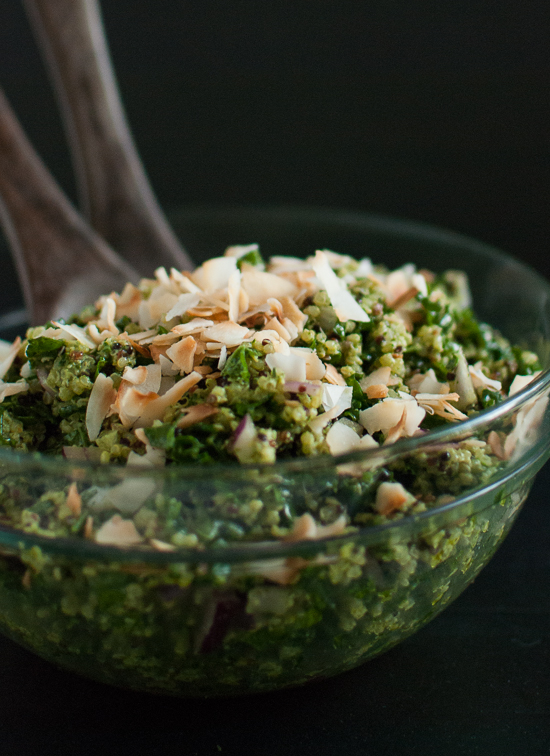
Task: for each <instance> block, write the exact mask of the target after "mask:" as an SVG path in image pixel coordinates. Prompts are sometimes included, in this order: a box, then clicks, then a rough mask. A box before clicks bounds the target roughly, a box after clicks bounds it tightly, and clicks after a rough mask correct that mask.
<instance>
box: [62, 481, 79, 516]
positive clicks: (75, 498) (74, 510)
mask: <svg viewBox="0 0 550 756" xmlns="http://www.w3.org/2000/svg"><path fill="white" fill-rule="evenodd" d="M65 503H66V504H67V506H68V508H69V509H70V510H71V514H72V515H74V516H75V517H79V516H80V512H81V511H82V499H81V498H80V494H79V493H78V488H77V485H76V483H71V485H70V486H69V490H68V491H67V500H66V502H65Z"/></svg>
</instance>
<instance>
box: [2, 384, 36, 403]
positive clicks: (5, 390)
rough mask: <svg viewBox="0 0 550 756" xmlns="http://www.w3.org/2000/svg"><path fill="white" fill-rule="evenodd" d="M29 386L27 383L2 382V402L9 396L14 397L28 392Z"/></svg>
mask: <svg viewBox="0 0 550 756" xmlns="http://www.w3.org/2000/svg"><path fill="white" fill-rule="evenodd" d="M28 389H29V384H28V383H25V381H17V382H16V383H4V382H3V381H0V402H3V401H4V399H5V398H6V397H7V396H13V395H14V394H21V393H22V392H23V391H28Z"/></svg>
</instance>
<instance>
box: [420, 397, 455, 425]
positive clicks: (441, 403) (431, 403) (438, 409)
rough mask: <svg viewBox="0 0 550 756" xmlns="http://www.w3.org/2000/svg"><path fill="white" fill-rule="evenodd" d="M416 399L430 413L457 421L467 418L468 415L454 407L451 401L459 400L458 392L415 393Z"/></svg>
mask: <svg viewBox="0 0 550 756" xmlns="http://www.w3.org/2000/svg"><path fill="white" fill-rule="evenodd" d="M414 398H415V399H416V401H417V402H418V404H419V405H420V406H421V407H423V409H425V410H426V412H428V414H430V415H438V416H439V417H442V418H444V419H445V420H450V421H451V422H453V423H456V422H457V421H458V420H467V419H468V415H465V414H464V412H461V411H460V410H459V409H457V408H456V407H453V405H452V404H449V402H457V401H458V400H459V399H460V397H459V395H458V394H456V393H453V394H420V393H418V394H415V397H414Z"/></svg>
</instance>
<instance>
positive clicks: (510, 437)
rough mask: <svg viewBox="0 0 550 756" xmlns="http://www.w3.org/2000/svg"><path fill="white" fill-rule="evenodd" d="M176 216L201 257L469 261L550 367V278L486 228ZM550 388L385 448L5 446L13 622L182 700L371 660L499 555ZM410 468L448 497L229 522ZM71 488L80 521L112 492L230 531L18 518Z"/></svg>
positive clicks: (3, 595)
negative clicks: (301, 527)
mask: <svg viewBox="0 0 550 756" xmlns="http://www.w3.org/2000/svg"><path fill="white" fill-rule="evenodd" d="M173 222H174V225H175V228H176V230H177V231H178V232H179V233H180V235H181V236H182V238H183V239H184V240H185V243H186V246H187V248H188V250H189V251H190V253H191V255H192V256H193V257H194V258H195V259H196V260H198V261H200V260H201V259H203V258H207V257H210V256H216V255H219V254H221V253H222V252H223V250H224V249H225V247H226V246H228V245H229V244H247V243H251V242H258V243H259V244H260V246H261V249H262V252H263V253H264V255H265V256H266V257H267V256H269V255H271V254H288V255H298V256H306V255H309V254H312V253H313V251H314V250H315V249H317V248H330V249H333V250H335V251H337V252H341V253H344V254H351V255H354V256H356V257H364V256H370V257H371V258H372V259H373V260H374V261H375V262H381V263H384V264H385V265H387V266H388V267H390V268H394V267H397V266H400V265H402V264H404V263H407V262H414V263H416V264H417V266H418V267H420V268H428V269H431V270H434V271H443V270H446V269H448V268H455V269H456V268H460V269H462V270H465V271H466V273H467V274H468V275H469V277H470V281H471V286H472V292H473V299H474V309H475V311H476V313H477V315H478V316H479V317H480V319H481V320H484V321H487V322H489V323H491V324H492V325H494V326H496V327H498V328H499V329H500V330H501V332H502V333H503V334H504V335H505V336H506V337H508V338H509V339H510V340H511V341H512V342H514V343H517V344H520V345H521V346H523V347H525V348H529V349H533V350H535V351H537V352H538V354H539V356H540V357H541V360H542V362H543V366H544V368H546V367H547V366H548V361H549V359H548V358H549V350H548V346H549V343H550V342H549V329H550V307H549V301H550V287H549V285H548V284H547V283H546V281H544V280H543V279H541V278H540V277H539V276H538V275H537V274H536V273H534V272H533V271H532V270H530V269H529V268H528V267H526V266H524V265H522V264H521V263H519V262H517V261H515V260H513V259H512V258H510V257H508V256H506V255H504V254H502V253H500V252H498V251H497V250H494V249H492V248H490V247H487V246H486V245H483V244H481V243H479V242H476V241H473V240H470V239H468V238H465V237H462V236H459V235H456V234H453V233H450V232H446V231H440V230H436V229H433V228H430V227H427V226H423V225H419V224H413V223H408V222H402V221H396V220H388V219H383V218H377V217H371V216H367V215H362V214H354V213H342V212H337V211H327V210H303V209H302V210H299V209H298V210H297V209H285V208H283V209H272V210H269V209H268V210H262V209H252V210H239V209H234V210H211V209H201V208H198V209H197V208H195V209H191V210H185V211H181V212H179V213H177V214H175V215H174V217H173ZM16 320H17V316H16V315H13V314H11V315H10V314H9V313H7V314H5V315H4V320H3V322H4V324H5V325H6V327H7V326H10V327H11V328H13V327H15V321H16ZM10 324H11V325H10ZM20 330H21V329H20ZM10 335H12V334H10ZM549 390H550V373H548V372H547V371H546V370H545V371H543V373H542V374H541V375H540V376H539V377H538V378H537V379H536V380H534V381H533V382H532V383H530V384H529V385H528V386H527V387H526V388H525V389H524V390H522V391H520V392H519V393H517V394H516V395H515V396H513V397H512V398H510V399H508V400H507V401H505V402H503V403H502V404H500V405H498V406H495V407H492V408H491V409H489V410H486V411H485V412H483V413H480V414H479V415H478V416H476V417H473V418H471V419H469V420H467V421H465V422H463V423H459V424H453V425H447V426H445V427H442V428H439V429H437V430H434V431H433V432H431V433H430V434H427V435H425V436H422V437H417V438H411V439H404V440H400V441H398V442H397V443H395V444H393V445H388V446H385V447H381V448H379V449H375V450H367V451H361V452H355V453H352V454H348V455H346V456H342V457H338V458H332V457H325V456H323V457H312V458H306V459H297V460H294V461H290V462H284V463H278V464H275V465H274V466H238V465H235V466H221V465H220V466H214V467H201V466H196V467H192V466H186V467H176V466H172V467H168V468H164V469H162V470H158V469H157V470H152V469H144V468H135V467H133V468H127V467H117V466H98V465H93V464H91V463H88V462H79V461H74V460H72V461H71V460H63V459H54V458H44V457H41V456H36V455H32V454H18V453H14V452H12V451H11V450H9V449H5V448H4V449H0V629H1V631H2V632H3V633H5V634H6V635H7V636H9V637H10V638H12V639H13V640H15V641H17V642H18V643H21V644H22V645H23V646H25V647H26V648H28V649H31V650H33V651H34V652H36V653H37V654H39V655H40V656H42V657H44V658H45V659H48V660H50V661H52V662H54V663H55V664H58V665H60V666H61V667H64V668H66V669H69V670H73V671H74V672H77V673H80V674H82V675H86V676H88V677H90V678H93V679H95V680H99V681H102V682H106V683H110V684H113V685H116V686H120V687H125V688H131V689H136V690H143V691H149V692H154V693H165V694H171V695H183V696H205V697H206V696H215V695H232V694H238V693H249V692H252V691H266V690H273V689H277V688H283V687H286V686H292V685H298V684H301V683H305V682H306V681H310V680H314V679H317V678H324V677H327V676H330V675H334V674H336V673H338V672H341V671H343V670H346V669H349V668H351V667H354V666H356V665H358V664H361V663H362V662H364V661H366V660H368V659H370V658H372V657H373V656H375V655H377V654H380V653H381V652H383V651H385V650H387V649H389V648H390V647H391V646H393V645H395V644H396V643H399V642H400V641H401V640H403V639H404V638H406V637H407V636H408V635H410V634H411V633H413V632H415V631H416V630H418V629H419V628H420V627H422V625H424V624H425V623H426V622H428V620H430V619H431V618H432V617H434V616H436V615H437V614H438V613H439V612H440V611H441V610H442V609H443V608H444V607H445V606H447V605H448V604H449V603H450V602H451V601H452V600H454V599H455V598H456V597H457V596H458V595H459V594H460V593H461V592H462V591H463V590H464V589H465V588H466V587H467V585H468V584H469V583H470V582H471V581H472V580H473V579H474V578H475V577H476V575H477V574H478V573H479V571H480V570H481V569H482V567H483V566H484V565H485V564H486V563H487V562H488V560H489V559H490V558H491V556H492V555H493V553H494V552H495V550H496V548H497V547H498V545H499V544H500V543H501V541H502V540H503V538H504V537H505V535H506V533H507V532H508V530H509V528H510V527H511V525H512V523H513V521H514V519H515V517H516V516H517V514H518V512H519V510H520V507H521V505H522V503H523V502H524V501H525V499H526V497H527V495H528V492H529V490H530V487H531V484H532V482H533V479H534V476H535V474H536V473H537V471H538V470H539V469H540V467H541V466H542V465H543V464H544V462H545V461H546V460H547V458H548V456H549V454H550V451H549V450H550V442H549V435H548V426H549V423H550V412H549V411H548V409H547V404H548V400H547V395H548V392H549ZM456 450H460V453H461V454H462V457H460V455H456V454H455V452H456ZM487 454H489V455H491V454H492V455H493V457H494V455H497V458H498V464H497V465H496V466H487V465H485V463H484V460H486V459H487V457H486V455H487ZM453 455H454V456H453ZM464 455H466V457H464ZM484 455H485V456H484ZM450 457H452V458H453V459H454V460H455V462H454V463H453V465H451V466H449V464H448V460H449V458H450ZM462 458H466V459H469V460H476V464H475V465H474V466H473V467H472V465H469V464H465V463H463V462H461V461H460V460H461V459H462ZM404 466H406V467H407V470H408V473H409V475H412V476H414V474H415V472H414V471H415V470H423V471H424V472H423V473H422V474H429V479H430V485H431V486H433V490H434V492H435V493H436V494H437V496H434V497H433V503H432V505H431V507H428V508H426V509H425V511H417V513H416V514H415V515H412V516H411V515H408V516H406V515H404V516H402V517H400V518H398V519H394V520H392V521H388V522H385V523H382V524H374V525H369V526H365V527H361V528H355V529H353V530H352V531H349V532H345V533H344V534H343V535H339V536H332V537H327V538H322V539H319V540H301V541H297V542H292V543H290V542H281V541H279V542H261V543H253V542H246V543H242V542H241V543H238V542H233V543H232V542H231V537H230V534H231V527H234V528H236V529H238V528H241V529H242V528H243V527H247V525H248V524H250V522H252V521H253V518H254V517H255V516H257V515H258V512H261V509H262V506H263V507H264V509H265V510H266V511H268V510H269V511H272V510H276V511H277V512H280V513H293V512H301V511H304V509H306V510H308V511H313V512H317V511H319V510H320V509H321V508H322V507H327V506H328V507H342V506H344V507H345V508H346V509H347V510H348V511H350V512H352V513H353V512H354V511H357V510H358V509H360V508H362V507H365V505H366V504H368V501H370V500H371V499H372V497H373V496H374V492H375V490H376V487H377V486H378V484H379V483H380V481H381V480H383V479H384V475H385V472H384V470H387V469H404ZM474 468H475V469H474ZM426 470H429V473H426V472H425V471H426ZM74 483H76V485H77V487H78V490H79V492H80V494H81V497H82V500H83V502H86V501H88V502H89V508H88V509H84V510H83V512H82V517H90V516H92V517H93V514H94V511H97V510H94V507H95V506H97V501H98V498H97V492H98V491H99V492H102V497H103V500H104V499H105V496H106V497H107V500H109V497H111V499H112V497H113V496H115V497H116V499H117V501H118V502H119V507H120V509H121V511H122V512H123V513H129V514H130V515H135V514H136V513H138V512H140V513H141V514H140V517H144V518H145V520H146V518H147V517H162V518H165V519H166V520H167V521H168V520H170V519H172V520H173V521H174V522H176V521H177V520H178V517H182V516H183V515H182V513H185V517H186V518H187V521H192V522H193V523H194V527H195V528H196V529H197V530H200V529H201V528H203V529H208V528H210V529H212V528H213V529H214V530H216V528H218V530H219V533H213V534H211V535H212V546H211V547H209V548H208V549H205V550H197V549H196V548H193V547H192V538H191V540H189V539H187V540H186V539H185V538H183V539H182V543H183V544H184V545H181V546H176V547H174V546H173V545H172V546H171V547H170V548H172V550H166V551H163V550H157V549H154V548H152V547H151V546H150V545H148V544H147V543H143V544H140V545H138V546H133V547H128V548H120V547H114V546H107V545H101V544H97V543H95V542H93V541H91V540H86V539H84V538H82V537H76V536H75V537H74V538H57V537H48V535H47V534H45V533H43V532H41V529H40V521H39V517H38V518H37V517H34V520H33V518H32V517H29V518H28V522H27V526H26V527H25V528H24V530H14V529H13V528H10V527H9V526H8V525H6V524H2V523H3V522H4V523H5V522H7V518H6V512H9V511H10V508H11V510H13V508H19V509H21V508H26V507H29V506H30V505H31V504H33V503H35V502H37V501H38V500H39V499H41V497H42V500H44V497H46V499H47V498H48V497H50V499H51V498H52V497H53V499H55V500H56V501H58V502H60V501H61V500H62V499H63V497H65V496H66V494H67V491H68V489H69V486H70V485H72V484H74ZM56 497H57V498H56ZM53 499H52V500H53ZM99 500H101V497H100V499H99ZM220 501H222V502H223V503H224V506H225V509H224V511H225V512H226V513H227V512H228V511H230V510H229V509H227V506H226V505H227V502H228V501H232V502H234V504H235V507H234V511H235V518H234V520H233V521H231V522H230V523H229V524H228V522H227V521H224V522H222V521H221V520H219V521H218V520H217V519H216V512H217V507H219V505H220ZM93 502H95V503H93ZM270 516H272V515H270ZM81 524H82V523H80V524H79V528H80V526H81ZM76 529H77V528H76V527H75V530H76Z"/></svg>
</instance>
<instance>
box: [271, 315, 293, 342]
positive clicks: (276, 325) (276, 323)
mask: <svg viewBox="0 0 550 756" xmlns="http://www.w3.org/2000/svg"><path fill="white" fill-rule="evenodd" d="M265 327H266V330H271V331H277V333H278V334H279V336H280V337H281V338H282V339H284V340H285V341H286V342H287V343H289V344H290V342H291V341H292V338H291V336H290V333H289V332H288V330H287V329H286V328H285V327H284V325H283V324H282V323H281V322H280V320H278V319H277V318H271V320H268V322H267V323H266V324H265Z"/></svg>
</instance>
